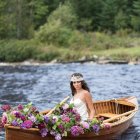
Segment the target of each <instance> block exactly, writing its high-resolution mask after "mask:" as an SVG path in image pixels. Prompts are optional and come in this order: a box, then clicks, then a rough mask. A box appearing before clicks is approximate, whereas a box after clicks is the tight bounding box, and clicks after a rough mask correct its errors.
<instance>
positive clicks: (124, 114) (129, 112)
mask: <svg viewBox="0 0 140 140" xmlns="http://www.w3.org/2000/svg"><path fill="white" fill-rule="evenodd" d="M136 111H138V109H135V110H132V111H128V112H125V113H123V114H120V115H118V116H115V117H112V118H109V119H107V120H104V121H103V123H107V122H110V121H113V120H115V119H118V118H120V117H123V116H126V115H129V114H131V113H133V112H136Z"/></svg>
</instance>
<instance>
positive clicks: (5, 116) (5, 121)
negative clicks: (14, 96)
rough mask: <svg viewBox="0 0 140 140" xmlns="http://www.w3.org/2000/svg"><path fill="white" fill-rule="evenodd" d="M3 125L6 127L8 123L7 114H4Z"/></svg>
mask: <svg viewBox="0 0 140 140" xmlns="http://www.w3.org/2000/svg"><path fill="white" fill-rule="evenodd" d="M1 122H2V125H5V124H6V123H7V122H8V117H7V114H6V113H5V112H4V113H3V114H2V118H1Z"/></svg>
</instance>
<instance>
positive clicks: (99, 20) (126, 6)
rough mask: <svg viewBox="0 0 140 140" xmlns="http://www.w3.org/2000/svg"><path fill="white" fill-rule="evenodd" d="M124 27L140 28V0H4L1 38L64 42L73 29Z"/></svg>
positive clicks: (114, 29) (0, 13) (0, 15)
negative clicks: (53, 39)
mask: <svg viewBox="0 0 140 140" xmlns="http://www.w3.org/2000/svg"><path fill="white" fill-rule="evenodd" d="M122 29H123V30H127V32H128V33H129V32H139V31H140V0H0V39H31V38H34V37H36V38H39V39H40V40H41V41H47V42H50V43H51V41H52V38H57V40H55V41H56V42H57V43H60V44H61V42H62V44H63V43H65V42H63V40H65V38H69V36H71V34H73V32H72V31H73V30H78V31H80V32H93V31H103V32H107V33H116V32H118V31H120V30H122ZM54 32H55V34H54ZM59 35H62V36H61V38H59V37H58V36H59Z"/></svg>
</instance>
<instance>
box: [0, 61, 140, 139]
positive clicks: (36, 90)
mask: <svg viewBox="0 0 140 140" xmlns="http://www.w3.org/2000/svg"><path fill="white" fill-rule="evenodd" d="M73 72H80V73H82V74H83V75H84V77H85V80H86V81H87V83H88V85H89V87H90V89H91V93H92V96H93V98H94V100H103V99H111V98H118V97H125V96H137V97H139V96H140V74H139V72H140V65H96V64H92V63H85V64H55V65H40V66H0V105H2V104H7V103H8V104H11V105H17V104H19V103H21V104H26V103H28V102H33V104H34V105H35V106H36V107H38V109H39V110H44V109H46V108H52V107H54V105H55V104H56V103H58V102H60V101H61V100H62V99H63V98H65V97H66V96H67V95H70V94H71V93H70V88H69V78H70V75H71V74H72V73H73ZM138 102H139V103H140V99H139V98H138ZM1 113H2V112H0V115H1ZM139 122H140V112H138V113H137V115H136V116H135V118H134V123H133V124H132V126H131V127H130V128H129V129H128V130H127V131H126V132H125V133H124V134H122V135H121V136H119V137H118V138H117V140H140V123H139ZM0 140H4V131H1V132H0Z"/></svg>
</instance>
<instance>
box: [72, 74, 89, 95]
mask: <svg viewBox="0 0 140 140" xmlns="http://www.w3.org/2000/svg"><path fill="white" fill-rule="evenodd" d="M72 76H75V77H76V76H78V77H83V75H82V74H81V73H74V74H72V75H71V77H72ZM81 85H82V89H84V90H87V91H88V92H90V89H89V87H88V85H87V83H86V82H85V80H82V81H81ZM70 88H71V93H72V96H74V94H75V93H76V90H75V88H74V86H73V82H72V81H71V82H70Z"/></svg>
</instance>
